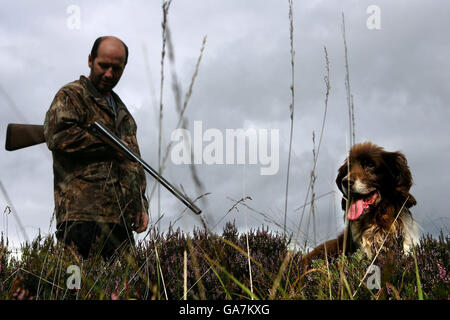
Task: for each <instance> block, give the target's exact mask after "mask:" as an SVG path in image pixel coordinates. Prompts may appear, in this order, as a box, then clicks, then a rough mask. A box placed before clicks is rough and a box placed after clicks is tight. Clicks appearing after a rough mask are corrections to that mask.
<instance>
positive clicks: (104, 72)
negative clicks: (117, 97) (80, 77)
mask: <svg viewBox="0 0 450 320" xmlns="http://www.w3.org/2000/svg"><path fill="white" fill-rule="evenodd" d="M127 61H128V47H127V46H126V45H125V43H123V41H122V40H120V39H119V38H116V37H113V36H107V37H100V38H98V39H97V40H95V42H94V45H93V47H92V50H91V54H90V55H89V61H88V63H89V68H90V69H91V73H90V75H89V77H90V79H91V81H92V83H93V84H94V85H95V87H96V88H97V89H98V91H100V92H101V93H107V92H109V91H111V90H112V89H113V88H114V87H115V86H116V84H117V83H118V82H119V80H120V77H121V76H122V73H123V70H124V69H125V65H126V64H127Z"/></svg>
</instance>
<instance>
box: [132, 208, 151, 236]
mask: <svg viewBox="0 0 450 320" xmlns="http://www.w3.org/2000/svg"><path fill="white" fill-rule="evenodd" d="M134 225H135V227H136V229H135V230H134V231H135V232H136V233H141V232H144V231H145V230H147V226H148V213H147V212H146V211H141V212H140V213H139V214H138V215H137V216H136V219H135V221H134Z"/></svg>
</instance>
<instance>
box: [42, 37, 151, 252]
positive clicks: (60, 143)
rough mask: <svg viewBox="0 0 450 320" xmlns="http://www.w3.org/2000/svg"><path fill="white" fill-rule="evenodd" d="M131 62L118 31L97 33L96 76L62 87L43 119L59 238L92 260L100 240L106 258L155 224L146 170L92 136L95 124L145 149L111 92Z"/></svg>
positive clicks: (93, 73) (92, 58)
mask: <svg viewBox="0 0 450 320" xmlns="http://www.w3.org/2000/svg"><path fill="white" fill-rule="evenodd" d="M127 59H128V48H127V46H126V45H125V43H123V42H122V41H121V40H120V39H118V38H116V37H112V36H107V37H100V38H98V39H97V40H96V41H95V43H94V45H93V47H92V51H91V54H90V55H89V60H88V64H89V68H90V69H91V71H90V75H89V78H86V77H84V76H81V77H80V79H79V80H76V81H74V82H71V83H69V84H67V85H65V86H63V87H62V88H61V89H60V90H59V91H58V93H57V94H56V96H55V98H54V100H53V102H52V104H51V106H50V108H49V110H48V111H47V114H46V117H45V123H44V135H45V140H46V142H47V146H48V148H49V149H50V150H51V151H52V155H53V174H54V198H55V215H56V223H57V231H56V237H57V239H58V240H59V241H62V242H64V243H66V244H74V245H75V247H76V249H77V251H78V252H79V253H80V254H81V255H82V256H83V258H87V257H88V255H89V252H90V250H91V248H92V247H93V246H94V244H95V245H96V246H97V247H98V248H99V250H100V252H99V253H100V254H101V255H102V256H103V257H104V258H110V257H111V256H112V255H113V254H114V253H115V251H116V249H118V248H120V247H127V246H130V245H131V247H134V238H133V235H132V230H134V231H135V232H137V233H140V232H143V231H145V230H146V229H147V225H148V213H147V212H148V201H147V199H146V197H145V188H146V180H145V173H144V171H143V169H142V167H141V166H140V165H139V164H138V163H136V162H132V161H129V160H128V159H127V158H125V157H123V156H122V155H120V154H119V153H118V152H117V151H115V150H114V149H113V148H111V147H110V146H108V145H106V144H105V143H103V142H102V141H101V140H99V139H98V138H96V137H95V136H93V135H92V134H91V133H89V131H88V128H89V125H91V124H92V123H93V122H95V121H101V122H103V123H104V124H105V125H106V126H107V127H108V128H109V129H110V130H112V131H113V132H115V134H116V135H117V136H118V137H119V138H120V139H121V140H122V141H124V142H125V143H126V144H127V145H128V146H129V147H130V148H131V149H132V150H133V151H135V152H136V153H137V154H139V147H138V143H137V139H136V123H135V121H134V119H133V117H132V116H131V114H130V113H129V111H128V110H127V108H126V106H125V104H124V103H123V102H122V100H121V99H120V98H119V96H118V95H117V94H116V93H115V92H114V91H112V89H113V88H114V87H115V85H116V84H117V83H118V82H119V80H120V77H121V76H122V73H123V71H124V69H125V65H126V64H127Z"/></svg>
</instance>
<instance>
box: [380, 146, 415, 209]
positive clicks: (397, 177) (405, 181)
mask: <svg viewBox="0 0 450 320" xmlns="http://www.w3.org/2000/svg"><path fill="white" fill-rule="evenodd" d="M385 162H386V164H387V168H388V172H389V174H390V175H391V178H392V180H393V181H394V184H395V191H397V192H399V193H400V194H401V195H402V196H403V198H404V199H406V198H407V197H409V198H408V201H407V202H406V204H405V206H406V207H407V208H410V207H412V206H414V205H416V203H417V202H416V199H414V197H413V196H412V195H411V194H410V193H409V189H411V186H412V184H413V179H412V175H411V171H410V170H409V166H408V161H407V160H406V157H405V155H404V154H403V153H401V152H386V154H385Z"/></svg>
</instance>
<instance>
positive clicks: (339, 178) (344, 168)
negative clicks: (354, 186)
mask: <svg viewBox="0 0 450 320" xmlns="http://www.w3.org/2000/svg"><path fill="white" fill-rule="evenodd" d="M347 161H348V158H347V159H345V161H344V164H343V165H342V166H341V167H340V168H339V170H338V175H337V177H336V185H337V187H338V189H339V190H341V192H342V193H344V190H342V179H344V177H345V176H346V175H347V166H348V164H347Z"/></svg>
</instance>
